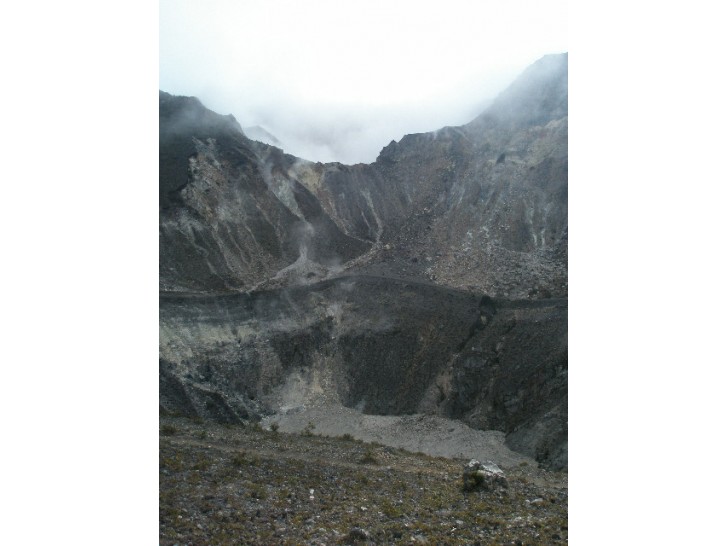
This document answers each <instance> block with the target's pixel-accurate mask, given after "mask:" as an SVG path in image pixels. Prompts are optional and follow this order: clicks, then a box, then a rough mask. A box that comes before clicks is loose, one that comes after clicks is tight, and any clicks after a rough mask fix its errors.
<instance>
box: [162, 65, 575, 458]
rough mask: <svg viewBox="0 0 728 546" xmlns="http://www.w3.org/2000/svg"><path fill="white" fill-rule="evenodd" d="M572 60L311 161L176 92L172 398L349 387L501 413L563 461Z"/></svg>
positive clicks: (345, 394) (342, 397) (168, 296)
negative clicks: (373, 143) (470, 111)
mask: <svg viewBox="0 0 728 546" xmlns="http://www.w3.org/2000/svg"><path fill="white" fill-rule="evenodd" d="M566 84H567V59H566V55H558V56H549V57H545V58H544V59H542V60H541V61H539V62H538V63H536V64H535V65H534V66H532V67H531V68H529V69H528V70H527V71H526V72H525V73H524V75H523V76H522V77H521V78H519V79H518V80H517V81H516V82H514V83H513V85H512V86H511V87H510V88H509V89H507V90H506V91H505V92H504V93H503V94H502V95H501V96H500V97H499V98H498V99H497V100H496V101H495V102H494V104H493V106H492V107H491V108H490V109H488V110H487V111H486V112H484V113H483V115H481V116H479V117H478V118H477V119H475V120H474V121H473V122H471V123H469V124H467V125H464V126H462V127H448V128H444V129H441V130H439V131H436V132H433V133H426V134H416V135H407V136H405V137H404V138H403V139H402V140H401V141H400V142H397V143H395V142H392V143H391V144H390V145H389V146H387V147H385V148H384V149H383V150H382V151H381V153H380V155H379V157H378V158H377V160H376V162H374V163H372V164H370V165H363V164H358V165H342V164H338V163H331V164H321V163H311V162H307V161H304V160H301V159H298V158H296V157H293V156H291V155H288V154H285V153H283V152H282V151H281V150H279V149H278V148H275V147H272V146H268V145H266V144H263V143H260V142H255V141H251V140H249V139H248V138H246V137H245V136H244V134H243V132H242V131H241V129H240V126H239V125H238V124H237V122H236V121H235V120H234V118H232V116H220V115H218V114H215V113H214V112H211V111H209V110H207V109H206V108H204V106H202V105H201V104H200V103H199V101H197V99H193V98H186V97H173V96H170V95H168V94H166V93H163V92H160V290H161V291H162V296H161V299H160V403H161V405H162V407H163V408H164V409H166V410H168V411H180V412H182V413H185V414H189V415H200V416H205V417H208V418H213V419H216V420H219V421H237V420H239V419H248V418H253V419H255V418H259V417H260V416H262V415H264V414H267V413H270V412H273V411H280V410H281V409H282V408H283V409H286V408H288V409H291V410H293V409H295V408H296V407H302V406H305V405H306V404H312V403H318V402H326V403H330V402H335V403H340V404H343V405H346V406H348V407H352V408H359V409H362V410H363V411H365V412H368V413H378V414H402V413H412V412H424V413H434V414H437V415H441V416H445V417H451V418H457V419H461V420H463V421H464V422H466V423H468V424H469V425H470V426H472V427H475V428H480V429H495V430H502V431H504V432H506V433H507V439H508V442H509V444H510V445H511V447H513V448H514V449H517V450H520V451H522V452H523V453H526V454H528V455H530V456H533V457H537V458H538V459H539V460H541V461H543V462H544V463H545V464H550V465H552V466H555V467H562V466H565V465H566V438H567V433H566V431H567V424H566V409H567V403H566V400H567V397H566V393H567V389H566V374H567V346H566V332H567V326H566V324H567V314H566V312H567V305H566V300H565V299H564V298H565V297H566V296H567V294H568V284H567V256H568V251H567V249H568V245H567V240H568V236H567V234H568V231H567V204H568V202H567V171H568V155H567V134H568V123H567V85H566Z"/></svg>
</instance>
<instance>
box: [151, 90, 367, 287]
mask: <svg viewBox="0 0 728 546" xmlns="http://www.w3.org/2000/svg"><path fill="white" fill-rule="evenodd" d="M159 148H160V196H159V201H160V263H159V265H160V288H161V289H162V290H166V291H180V290H181V291H184V290H195V291H212V292H224V291H230V290H241V289H250V288H252V287H254V286H255V285H256V284H257V283H260V282H261V281H264V280H266V279H268V278H271V277H273V276H275V274H276V273H277V272H278V271H280V270H282V269H284V268H285V267H287V266H289V265H291V264H292V263H294V262H296V261H297V260H301V261H302V262H304V263H308V262H309V261H310V262H312V263H313V264H316V267H313V268H312V270H313V271H316V270H317V269H316V268H318V269H320V270H326V269H327V268H331V267H338V266H339V264H340V263H341V261H342V260H349V259H351V258H353V257H355V256H358V255H360V254H362V253H363V252H365V251H366V250H367V249H368V248H369V244H368V243H367V242H366V241H360V240H357V239H354V238H352V237H349V236H347V235H346V234H344V233H342V232H341V230H340V229H339V228H338V227H337V226H336V224H335V223H334V222H332V221H331V219H330V218H329V217H328V216H327V215H326V214H325V213H324V211H323V210H322V208H321V205H320V204H319V202H318V201H317V199H316V198H315V197H314V196H313V195H312V194H311V193H310V192H309V191H308V190H307V189H306V188H305V187H304V186H302V185H301V184H300V183H298V182H296V181H292V180H289V179H287V178H286V177H285V175H282V174H281V172H280V170H279V168H278V167H276V164H282V163H285V162H286V161H294V160H295V158H292V157H291V156H285V155H284V154H283V153H282V152H281V151H280V150H278V149H277V148H271V147H267V146H264V145H257V143H254V142H253V141H250V140H248V139H247V138H246V137H245V136H244V134H243V132H242V130H241V129H240V127H239V125H238V124H237V122H236V121H235V120H234V119H233V118H232V117H231V116H228V117H224V116H220V115H218V114H215V113H214V112H211V111H209V110H207V109H206V108H204V107H203V106H202V105H201V104H200V103H199V101H197V100H196V99H191V98H185V97H172V96H170V95H168V94H166V93H162V92H160V136H159Z"/></svg>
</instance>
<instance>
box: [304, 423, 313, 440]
mask: <svg viewBox="0 0 728 546" xmlns="http://www.w3.org/2000/svg"><path fill="white" fill-rule="evenodd" d="M315 428H316V425H314V424H313V422H312V421H309V422H308V424H307V425H306V427H305V428H304V429H303V435H304V436H313V429H315Z"/></svg>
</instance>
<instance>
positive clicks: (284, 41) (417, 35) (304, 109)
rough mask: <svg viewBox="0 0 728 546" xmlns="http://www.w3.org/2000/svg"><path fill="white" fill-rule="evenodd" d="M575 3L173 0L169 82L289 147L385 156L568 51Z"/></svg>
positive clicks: (163, 13) (319, 153)
mask: <svg viewBox="0 0 728 546" xmlns="http://www.w3.org/2000/svg"><path fill="white" fill-rule="evenodd" d="M566 4H567V2H566V1H565V0H546V1H534V0H525V1H492V0H480V1H466V0H448V1H446V2H445V1H443V2H422V1H419V2H411V1H394V0H388V1H384V2H376V1H373V0H367V1H358V0H356V1H347V2H343V1H323V0H316V1H310V2H305V1H301V0H298V1H271V0H265V1H259V0H246V1H240V0H206V1H205V2H200V1H187V0H184V1H180V0H161V1H160V14H159V18H160V35H159V43H160V84H159V85H160V89H162V90H164V91H167V92H169V93H173V94H179V95H194V96H197V97H199V98H200V99H201V100H202V102H203V103H204V104H205V105H206V106H207V107H208V108H211V109H213V110H215V111H217V112H219V113H221V114H228V113H232V114H233V115H234V116H235V117H236V118H237V119H238V121H239V122H240V124H241V125H242V126H243V127H246V126H252V125H260V126H262V127H264V128H266V129H267V130H269V131H270V132H271V133H273V134H274V135H275V136H276V137H278V138H279V139H280V140H281V141H282V142H283V144H284V149H286V151H287V152H290V153H293V154H295V155H298V156H300V157H304V158H307V159H311V160H317V161H341V162H343V163H355V162H371V161H373V160H374V159H375V158H376V156H377V154H378V153H379V150H380V149H381V148H382V147H383V146H386V145H387V144H388V143H389V142H390V141H391V140H399V139H400V138H401V137H402V136H403V135H404V134H407V133H413V132H422V131H430V130H434V129H438V128H440V127H442V126H445V125H459V124H462V123H466V122H468V121H470V120H471V119H472V118H473V117H475V116H476V115H477V114H478V113H480V112H481V111H482V110H483V109H484V108H485V107H486V106H487V104H488V103H489V101H490V100H491V99H492V98H493V97H494V96H495V95H496V94H497V93H498V92H499V91H501V90H502V89H503V88H504V87H505V86H507V84H508V83H509V82H510V81H512V80H513V78H515V77H516V76H517V75H518V73H520V72H521V71H522V70H523V69H524V68H525V67H526V66H528V65H529V64H530V63H532V62H534V61H535V60H537V59H539V58H540V57H541V56H543V55H545V54H548V53H560V52H564V51H567V50H568V48H567V14H566Z"/></svg>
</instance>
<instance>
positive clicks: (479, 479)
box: [463, 459, 508, 491]
mask: <svg viewBox="0 0 728 546" xmlns="http://www.w3.org/2000/svg"><path fill="white" fill-rule="evenodd" d="M507 487H508V480H507V479H506V475H505V474H504V473H503V471H502V470H501V469H500V468H499V467H498V465H497V464H495V463H493V462H491V461H486V462H485V463H481V462H480V461H476V460H475V459H472V460H471V461H470V462H469V463H468V464H466V465H465V469H464V470H463V489H464V490H465V491H474V490H483V491H493V490H495V489H499V488H507Z"/></svg>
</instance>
